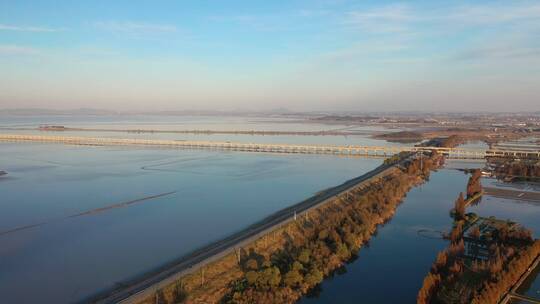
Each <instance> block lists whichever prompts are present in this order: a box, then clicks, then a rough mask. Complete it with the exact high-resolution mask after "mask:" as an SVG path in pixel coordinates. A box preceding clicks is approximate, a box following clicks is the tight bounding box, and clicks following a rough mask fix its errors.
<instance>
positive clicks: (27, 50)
mask: <svg viewBox="0 0 540 304" xmlns="http://www.w3.org/2000/svg"><path fill="white" fill-rule="evenodd" d="M38 53H39V51H38V50H37V49H35V48H31V47H26V46H20V45H13V44H0V55H35V54H38Z"/></svg>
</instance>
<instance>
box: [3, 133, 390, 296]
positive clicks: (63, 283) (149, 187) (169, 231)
mask: <svg viewBox="0 0 540 304" xmlns="http://www.w3.org/2000/svg"><path fill="white" fill-rule="evenodd" d="M381 161H382V160H381V159H365V158H364V159H359V158H340V157H335V156H317V155H279V154H258V153H238V152H234V153H232V152H231V153H227V152H211V151H186V150H174V149H144V148H133V147H121V148H118V147H84V146H66V145H55V144H35V143H0V167H1V169H2V170H6V171H8V172H9V175H7V176H4V177H2V178H1V179H0V193H1V199H0V208H1V209H0V210H1V212H0V233H2V232H4V234H1V235H0V269H1V271H0V294H2V301H5V302H4V303H36V302H44V303H68V302H73V301H76V300H80V299H82V298H84V297H86V296H88V295H91V294H93V293H95V292H96V291H99V290H102V289H104V288H108V287H111V286H113V285H114V284H116V283H119V282H122V281H124V280H126V279H128V278H130V277H133V276H135V275H137V274H140V273H142V272H144V271H148V270H149V269H152V268H154V267H156V266H159V265H161V264H164V263H165V262H167V261H170V260H172V259H174V258H177V257H179V256H181V255H183V254H186V253H188V252H190V251H192V250H194V249H195V248H197V247H200V246H202V245H204V244H207V243H209V242H212V241H215V240H217V239H219V238H222V237H225V236H227V235H229V234H231V233H233V232H234V231H237V230H239V229H241V228H243V227H246V226H247V225H249V224H251V223H253V222H255V221H257V220H259V219H262V218H263V217H265V216H267V215H269V214H271V213H273V212H275V211H278V210H280V209H282V208H284V207H286V206H289V205H291V204H293V203H296V202H299V201H301V200H303V199H305V198H307V197H309V196H311V195H313V194H315V193H316V192H318V191H320V190H322V189H325V188H328V187H330V186H334V185H337V184H339V183H341V182H344V181H346V180H348V179H350V178H353V177H356V176H359V175H362V174H363V173H365V172H367V171H369V170H371V169H373V168H375V167H376V166H378V165H379V164H380V163H381ZM168 192H174V193H172V194H170V195H166V196H163V197H159V198H155V199H149V200H145V201H139V202H136V203H134V204H131V205H128V206H125V207H122V208H113V209H107V210H103V211H101V212H97V211H99V210H96V209H98V208H104V207H109V206H113V205H115V204H119V203H122V202H129V201H133V200H137V199H141V198H145V197H148V196H153V195H158V194H163V193H168ZM92 210H94V212H92V213H89V214H85V215H82V216H78V217H72V218H70V217H69V216H72V215H76V214H80V213H82V212H85V211H92ZM35 224H41V225H39V226H35V227H31V228H27V229H22V230H18V231H12V232H7V231H10V230H13V229H17V228H21V227H25V226H28V225H35ZM6 232H7V233H6ZM29 290H31V291H32V292H28V291H29Z"/></svg>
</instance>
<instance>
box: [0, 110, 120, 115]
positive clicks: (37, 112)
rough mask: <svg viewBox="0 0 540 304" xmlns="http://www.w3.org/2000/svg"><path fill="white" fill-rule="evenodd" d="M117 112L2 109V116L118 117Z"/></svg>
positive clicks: (0, 113)
mask: <svg viewBox="0 0 540 304" xmlns="http://www.w3.org/2000/svg"><path fill="white" fill-rule="evenodd" d="M117 114H119V113H118V112H116V111H110V110H103V109H91V108H82V109H73V110H54V109H40V108H29V109H1V110H0V115H17V116H32V115H117Z"/></svg>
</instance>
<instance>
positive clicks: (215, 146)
mask: <svg viewBox="0 0 540 304" xmlns="http://www.w3.org/2000/svg"><path fill="white" fill-rule="evenodd" d="M0 141H4V142H6V141H10V142H44V143H61V144H71V145H94V146H110V145H117V146H153V147H169V148H184V149H210V150H230V151H246V152H270V153H301V154H335V155H346V156H380V157H387V156H390V155H394V154H397V153H400V152H421V151H433V150H436V151H438V152H440V153H442V154H444V155H446V156H447V157H448V158H451V159H484V158H486V157H520V158H539V159H540V151H538V150H536V151H531V150H528V151H527V150H523V151H520V150H501V149H489V150H481V149H463V148H441V147H411V146H359V145H342V146H338V145H296V144H270V143H241V142H218V141H184V140H160V139H137V138H98V137H79V136H45V135H25V134H0Z"/></svg>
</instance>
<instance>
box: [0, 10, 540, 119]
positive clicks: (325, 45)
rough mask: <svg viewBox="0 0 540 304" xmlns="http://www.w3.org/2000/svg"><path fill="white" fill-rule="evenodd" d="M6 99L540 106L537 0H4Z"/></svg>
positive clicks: (147, 107) (113, 103)
mask: <svg viewBox="0 0 540 304" xmlns="http://www.w3.org/2000/svg"><path fill="white" fill-rule="evenodd" d="M0 108H51V109H76V108H99V109H110V110H135V111H156V110H159V111H166V110H210V109H217V110H250V111H251V110H270V109H276V108H287V109H290V110H295V111H332V110H335V111H415V110H423V111H426V110H427V111H469V110H470V111H539V110H540V1H519V0H518V1H479V0H478V1H459V0H456V1H434V0H430V1H408V2H394V1H381V0H379V1H347V0H303V1H295V0H289V1H281V0H272V1H269V0H250V1H237V0H227V1H219V0H215V1H209V0H193V1H187V0H184V1H180V0H178V1H136V0H132V1H122V0H116V1H101V0H93V1H70V0H58V1H37V0H35V1H25V0H17V1H13V0H0Z"/></svg>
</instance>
